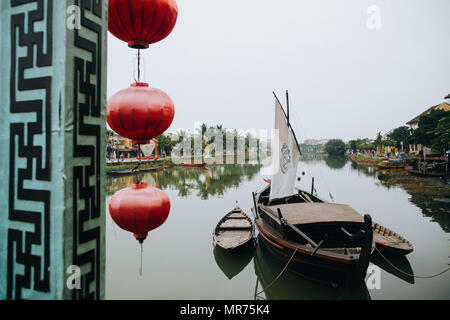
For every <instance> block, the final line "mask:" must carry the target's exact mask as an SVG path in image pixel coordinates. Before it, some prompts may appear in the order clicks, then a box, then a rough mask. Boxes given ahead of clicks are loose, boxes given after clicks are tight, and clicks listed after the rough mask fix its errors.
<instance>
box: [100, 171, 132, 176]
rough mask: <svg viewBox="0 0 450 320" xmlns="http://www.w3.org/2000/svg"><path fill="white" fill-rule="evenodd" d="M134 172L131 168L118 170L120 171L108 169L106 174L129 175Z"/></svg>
mask: <svg viewBox="0 0 450 320" xmlns="http://www.w3.org/2000/svg"><path fill="white" fill-rule="evenodd" d="M133 173H134V172H133V171H132V170H131V169H128V170H118V171H107V172H106V174H107V175H108V176H127V175H130V174H133Z"/></svg>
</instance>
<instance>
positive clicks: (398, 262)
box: [370, 252, 414, 284]
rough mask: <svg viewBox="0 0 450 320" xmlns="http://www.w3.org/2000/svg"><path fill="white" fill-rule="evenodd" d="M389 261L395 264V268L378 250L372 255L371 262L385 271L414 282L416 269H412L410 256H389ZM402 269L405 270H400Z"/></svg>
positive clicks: (411, 282)
mask: <svg viewBox="0 0 450 320" xmlns="http://www.w3.org/2000/svg"><path fill="white" fill-rule="evenodd" d="M389 261H390V262H391V263H392V265H394V266H395V267H396V268H394V267H393V266H392V265H391V264H390V263H388V262H387V261H386V260H385V259H384V258H383V257H381V256H380V254H378V253H377V252H375V253H374V254H373V255H372V256H371V257H370V262H372V263H373V264H374V265H376V266H378V267H379V268H381V269H383V270H384V271H386V272H388V273H390V274H392V275H394V276H396V277H397V278H399V279H402V280H403V281H406V282H408V283H410V284H414V276H413V275H414V271H413V270H412V267H411V264H410V263H409V260H408V258H406V257H405V256H397V257H389ZM399 270H402V271H403V272H400V271H399Z"/></svg>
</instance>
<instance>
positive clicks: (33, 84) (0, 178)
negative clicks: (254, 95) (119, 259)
mask: <svg viewBox="0 0 450 320" xmlns="http://www.w3.org/2000/svg"><path fill="white" fill-rule="evenodd" d="M73 5H75V6H77V7H71V10H69V13H68V8H70V6H73ZM107 6H108V4H107V0H103V1H102V0H1V1H0V26H1V27H0V45H1V47H0V97H1V99H0V103H1V107H0V129H1V130H0V147H1V149H0V163H1V166H0V299H102V298H103V297H104V288H105V276H104V271H105V175H104V171H105V149H106V145H105V143H106V142H105V137H106V112H105V108H106V33H107V20H108V19H107ZM78 13H80V14H78ZM68 21H69V23H68ZM78 21H79V22H80V23H79V25H78V24H77V22H78ZM74 22H75V23H74ZM74 27H75V28H74ZM78 27H79V29H78ZM72 265H74V266H78V267H79V268H80V269H79V270H80V271H81V281H80V285H81V288H80V289H76V288H74V289H69V287H70V286H68V285H67V280H68V279H69V278H70V277H71V276H72V277H71V278H70V279H72V278H73V276H74V275H76V272H75V273H73V271H71V272H70V273H67V271H68V270H69V271H70V270H71V269H70V268H69V267H70V266H72ZM72 270H73V269H72ZM74 283H76V281H75V282H74Z"/></svg>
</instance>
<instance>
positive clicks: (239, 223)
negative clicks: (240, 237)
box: [219, 219, 252, 229]
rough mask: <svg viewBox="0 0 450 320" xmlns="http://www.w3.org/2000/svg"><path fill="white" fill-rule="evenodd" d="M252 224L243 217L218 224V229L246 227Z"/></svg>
mask: <svg viewBox="0 0 450 320" xmlns="http://www.w3.org/2000/svg"><path fill="white" fill-rule="evenodd" d="M251 227H252V225H251V223H250V221H248V220H246V219H245V220H244V219H230V220H227V221H225V222H223V223H222V224H221V225H220V227H219V228H220V229H248V228H251Z"/></svg>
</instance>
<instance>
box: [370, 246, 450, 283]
mask: <svg viewBox="0 0 450 320" xmlns="http://www.w3.org/2000/svg"><path fill="white" fill-rule="evenodd" d="M375 249H376V250H377V251H378V253H379V254H380V255H381V257H382V258H383V259H384V260H386V262H387V263H389V264H390V265H391V266H392V267H393V268H395V269H396V270H397V271H399V272H401V273H403V274H406V275H407V276H410V277H414V278H419V279H431V278H434V277H437V276H440V275H441V274H443V273H446V272H447V271H448V270H450V268H447V269H445V270H444V271H441V272H439V273H437V274H433V275H431V276H416V275H414V274H411V273H408V272H405V271H403V270H400V269H399V268H397V267H396V266H394V265H393V264H392V262H390V261H389V260H388V259H387V258H386V257H385V256H384V255H383V254H382V253H381V252H380V250H378V248H377V247H375Z"/></svg>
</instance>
